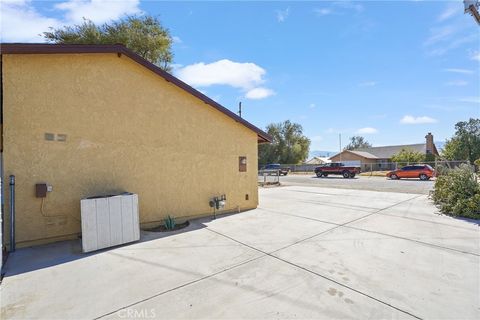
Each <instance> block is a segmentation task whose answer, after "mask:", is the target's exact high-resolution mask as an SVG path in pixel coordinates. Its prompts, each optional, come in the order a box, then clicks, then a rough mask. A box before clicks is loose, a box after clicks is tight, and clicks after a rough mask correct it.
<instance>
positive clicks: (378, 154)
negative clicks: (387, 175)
mask: <svg viewBox="0 0 480 320" xmlns="http://www.w3.org/2000/svg"><path fill="white" fill-rule="evenodd" d="M404 149H405V150H410V151H415V152H420V153H423V154H425V155H427V154H432V155H434V156H438V150H437V147H436V146H435V143H434V142H433V135H432V134H431V133H430V132H429V133H428V134H427V135H426V136H425V142H424V143H417V144H403V145H396V146H383V147H370V148H359V149H355V150H343V151H342V152H340V153H337V154H336V155H334V156H333V157H330V160H331V161H332V162H345V163H348V164H349V165H360V166H361V167H362V170H368V169H370V168H371V169H376V170H378V169H386V170H387V169H391V168H390V166H389V165H388V163H389V162H391V158H392V156H393V155H395V154H397V153H399V152H400V151H402V150H404Z"/></svg>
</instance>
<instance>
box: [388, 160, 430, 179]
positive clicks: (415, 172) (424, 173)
mask: <svg viewBox="0 0 480 320" xmlns="http://www.w3.org/2000/svg"><path fill="white" fill-rule="evenodd" d="M434 176H435V169H433V168H432V167H430V166H429V165H428V164H416V165H413V166H405V167H403V168H401V169H397V170H394V171H390V172H389V173H387V177H388V178H390V179H394V180H396V179H401V178H419V179H420V180H424V181H425V180H428V179H430V178H432V177H434Z"/></svg>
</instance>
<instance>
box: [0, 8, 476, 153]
mask: <svg viewBox="0 0 480 320" xmlns="http://www.w3.org/2000/svg"><path fill="white" fill-rule="evenodd" d="M0 5H1V8H0V10H1V16H0V18H1V39H2V42H43V41H44V40H43V38H42V37H41V36H40V34H41V33H42V32H43V31H48V28H49V27H61V26H64V25H72V24H75V23H80V22H81V21H82V19H83V18H88V19H90V20H92V21H94V22H96V23H103V22H108V21H111V20H114V19H118V18H121V17H123V16H125V15H133V14H137V15H144V14H149V15H153V16H156V17H158V18H159V19H160V21H161V23H162V25H163V26H164V27H166V28H168V29H169V31H170V34H171V36H172V38H173V40H174V43H173V53H174V55H175V58H174V60H175V61H174V68H173V69H174V71H173V73H174V75H175V76H177V77H179V78H180V79H182V80H183V81H185V82H187V83H188V84H190V85H192V86H193V87H195V88H196V89H198V90H200V91H201V92H203V93H204V94H206V95H208V96H209V97H211V98H212V99H214V100H216V101H217V102H219V103H220V104H222V105H223V106H225V107H226V108H229V109H230V110H232V111H234V112H236V111H237V109H238V103H239V102H240V101H241V102H242V106H243V108H242V109H243V114H242V116H243V118H245V119H246V120H248V121H250V122H251V123H253V124H255V125H256V126H258V127H260V128H262V129H265V127H266V126H267V125H268V124H269V123H272V122H282V121H285V120H290V121H292V122H297V123H300V124H301V125H302V126H303V129H304V133H305V135H307V136H308V137H309V138H310V139H311V142H312V144H311V150H328V151H337V150H339V134H341V136H342V141H343V145H345V144H346V142H347V140H348V138H349V137H351V136H353V135H362V136H364V137H365V138H366V139H367V140H368V141H369V142H370V143H372V144H373V145H374V146H381V145H395V144H410V143H420V142H423V141H424V140H425V139H424V136H425V135H426V134H427V133H428V132H432V134H433V135H434V137H435V141H444V140H445V139H447V138H449V137H451V136H452V135H453V134H454V125H455V123H457V122H459V121H465V120H468V119H469V118H471V117H475V118H480V26H479V25H477V24H476V22H475V21H474V19H473V17H471V16H470V15H467V14H464V13H463V3H462V2H461V1H307V2H298V1H295V2H286V1H274V2H263V1H262V2H259V1H258V2H257V1H250V2H245V1H241V2H240V1H238V2H232V1H211V2H202V1H195V2H180V1H176V2H173V1H171V2H163V1H139V0H132V1H122V0H120V1H101V0H85V1H83V0H63V1H28V0H0Z"/></svg>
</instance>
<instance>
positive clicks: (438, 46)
mask: <svg viewBox="0 0 480 320" xmlns="http://www.w3.org/2000/svg"><path fill="white" fill-rule="evenodd" d="M464 30H465V26H464V25H463V24H459V23H454V24H450V25H446V26H442V27H435V28H431V29H430V36H429V37H428V38H427V39H426V40H425V41H424V42H423V47H424V48H425V50H426V53H427V54H429V55H431V56H441V55H444V54H445V53H447V52H448V51H450V50H453V49H457V48H459V47H461V46H462V45H465V44H468V43H472V42H476V41H477V37H478V35H477V34H475V33H465V32H464Z"/></svg>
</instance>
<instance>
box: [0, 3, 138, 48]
mask: <svg viewBox="0 0 480 320" xmlns="http://www.w3.org/2000/svg"><path fill="white" fill-rule="evenodd" d="M1 1H2V8H1V25H0V27H1V41H4V42H41V41H44V40H45V39H44V38H43V37H42V36H41V34H42V33H43V32H45V31H48V30H49V28H50V27H52V28H59V27H62V26H64V25H71V24H74V23H79V22H81V21H82V19H83V17H85V18H87V19H90V20H92V21H94V22H96V23H103V22H106V21H109V20H113V19H118V18H120V17H121V16H123V15H125V14H136V13H141V11H140V9H139V8H138V6H139V0H124V1H113V0H110V1H103V0H88V1H87V0H68V1H64V2H61V3H56V4H53V3H52V5H51V7H49V8H47V10H46V11H48V10H50V11H55V10H57V11H60V12H62V16H61V17H59V18H51V17H48V16H45V15H44V14H42V13H40V12H39V11H38V10H36V9H35V7H34V5H33V1H31V0H17V1H15V0H7V1H6V0H1Z"/></svg>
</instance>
